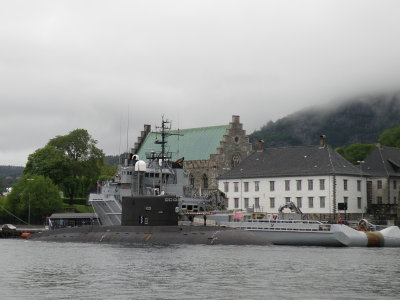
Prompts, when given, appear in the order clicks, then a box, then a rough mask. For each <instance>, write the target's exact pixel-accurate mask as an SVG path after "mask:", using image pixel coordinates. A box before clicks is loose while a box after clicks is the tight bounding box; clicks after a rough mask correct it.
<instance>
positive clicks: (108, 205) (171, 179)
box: [89, 118, 213, 226]
mask: <svg viewBox="0 0 400 300" xmlns="http://www.w3.org/2000/svg"><path fill="white" fill-rule="evenodd" d="M170 124H171V123H170V122H169V121H168V120H164V118H163V119H162V125H161V127H157V132H156V133H157V135H158V136H159V138H158V139H157V140H156V143H157V144H160V145H161V151H160V152H155V151H151V152H149V153H146V159H147V160H148V162H147V163H146V162H145V161H144V160H140V158H139V157H138V155H135V154H133V153H130V154H129V155H128V157H127V158H125V159H124V162H123V163H122V164H119V165H118V169H117V175H116V176H115V178H114V179H112V180H107V181H105V182H102V183H100V184H99V186H98V191H97V193H92V194H90V196H89V203H90V204H91V205H92V206H93V208H94V210H95V212H96V213H97V215H98V217H99V218H100V220H101V222H102V225H107V226H111V225H121V215H122V198H124V197H132V196H138V195H174V196H177V197H178V198H179V212H180V214H182V215H183V214H185V213H191V212H193V213H196V212H202V211H207V210H211V209H213V206H212V203H213V201H212V200H213V199H207V198H203V197H200V196H196V195H198V194H199V193H198V191H197V190H196V189H193V188H192V187H191V186H190V179H189V172H188V171H187V170H185V169H183V158H182V159H179V160H177V161H171V157H172V155H171V154H172V153H169V152H167V151H166V145H167V142H168V141H167V139H168V136H170V135H176V134H179V133H170Z"/></svg>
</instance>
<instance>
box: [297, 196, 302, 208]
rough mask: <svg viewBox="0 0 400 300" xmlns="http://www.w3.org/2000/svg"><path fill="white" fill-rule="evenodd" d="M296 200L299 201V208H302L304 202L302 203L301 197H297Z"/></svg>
mask: <svg viewBox="0 0 400 300" xmlns="http://www.w3.org/2000/svg"><path fill="white" fill-rule="evenodd" d="M296 202H297V207H298V208H301V206H302V205H301V204H302V203H301V202H302V199H301V197H297V198H296Z"/></svg>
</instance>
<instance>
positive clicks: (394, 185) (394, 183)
mask: <svg viewBox="0 0 400 300" xmlns="http://www.w3.org/2000/svg"><path fill="white" fill-rule="evenodd" d="M393 189H394V190H395V189H397V181H396V180H393Z"/></svg>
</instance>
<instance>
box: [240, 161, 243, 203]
mask: <svg viewBox="0 0 400 300" xmlns="http://www.w3.org/2000/svg"><path fill="white" fill-rule="evenodd" d="M242 172H243V169H240V208H241V209H242V210H243V173H242Z"/></svg>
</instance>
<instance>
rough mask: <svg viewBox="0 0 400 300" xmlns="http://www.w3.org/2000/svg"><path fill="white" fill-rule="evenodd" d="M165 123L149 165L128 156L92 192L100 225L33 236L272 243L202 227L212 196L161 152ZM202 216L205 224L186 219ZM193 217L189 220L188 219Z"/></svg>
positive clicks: (234, 230) (247, 233) (246, 234)
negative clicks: (196, 188)
mask: <svg viewBox="0 0 400 300" xmlns="http://www.w3.org/2000/svg"><path fill="white" fill-rule="evenodd" d="M167 123H168V121H164V120H163V121H162V126H161V131H160V140H158V141H157V143H159V144H161V152H159V153H156V152H151V153H149V154H148V155H146V157H147V159H148V160H149V161H148V162H147V163H146V162H145V161H142V160H140V159H139V157H138V156H136V155H134V154H130V155H129V157H128V158H127V159H126V160H125V161H124V163H123V164H121V165H119V166H118V173H117V176H116V177H115V179H114V180H112V181H107V182H104V183H103V184H102V186H101V189H100V190H99V192H98V193H94V194H91V195H90V197H89V201H90V203H91V204H92V205H93V208H94V210H95V212H96V213H97V215H98V217H99V219H100V221H101V223H102V226H89V225H88V226H82V227H72V228H62V229H55V230H48V231H45V232H41V233H36V234H33V235H32V236H30V237H29V239H31V240H37V241H49V242H78V243H79V242H81V243H100V244H128V245H136V244H141V245H143V244H144V245H170V244H203V245H270V244H271V243H270V242H269V241H267V240H265V239H264V238H261V237H257V236H256V235H255V234H254V233H253V232H250V231H247V230H241V229H237V228H227V227H222V226H206V218H207V216H208V215H211V214H213V212H212V211H211V210H213V209H215V208H216V205H215V204H216V199H214V198H209V197H200V196H199V195H197V196H196V193H195V191H193V189H191V188H190V186H189V174H188V173H187V172H186V171H185V170H184V169H183V168H182V160H180V161H177V162H171V159H170V158H171V155H170V154H169V153H167V152H166V151H165V149H166V143H167V137H168V135H169V134H170V133H168V131H167ZM195 215H203V218H204V225H202V224H200V226H196V225H195V224H196V223H193V222H191V221H190V218H188V220H186V221H183V220H184V219H185V218H187V217H191V218H193V217H194V216H195ZM192 220H193V219H192Z"/></svg>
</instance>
